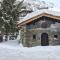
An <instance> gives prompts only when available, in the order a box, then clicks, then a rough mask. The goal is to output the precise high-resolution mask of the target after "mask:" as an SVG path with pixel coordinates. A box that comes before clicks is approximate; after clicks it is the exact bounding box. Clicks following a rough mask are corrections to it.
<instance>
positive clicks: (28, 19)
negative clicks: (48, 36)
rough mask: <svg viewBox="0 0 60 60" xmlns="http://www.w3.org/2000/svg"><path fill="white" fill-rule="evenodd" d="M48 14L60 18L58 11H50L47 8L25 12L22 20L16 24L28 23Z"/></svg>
mask: <svg viewBox="0 0 60 60" xmlns="http://www.w3.org/2000/svg"><path fill="white" fill-rule="evenodd" d="M42 16H48V17H51V18H55V19H60V12H57V11H52V10H48V9H43V10H38V11H35V12H32V13H29V14H27V16H26V17H24V18H23V19H22V20H20V21H19V23H18V25H23V24H26V23H29V22H31V21H33V20H35V19H37V18H39V17H42Z"/></svg>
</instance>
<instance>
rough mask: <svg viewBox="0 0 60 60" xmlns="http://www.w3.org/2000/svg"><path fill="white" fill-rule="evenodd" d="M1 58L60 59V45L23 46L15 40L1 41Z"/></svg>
mask: <svg viewBox="0 0 60 60" xmlns="http://www.w3.org/2000/svg"><path fill="white" fill-rule="evenodd" d="M0 60H60V46H43V47H42V46H37V47H32V48H27V47H23V46H22V45H21V44H20V45H19V44H18V42H17V41H16V40H15V41H8V42H3V43H0Z"/></svg>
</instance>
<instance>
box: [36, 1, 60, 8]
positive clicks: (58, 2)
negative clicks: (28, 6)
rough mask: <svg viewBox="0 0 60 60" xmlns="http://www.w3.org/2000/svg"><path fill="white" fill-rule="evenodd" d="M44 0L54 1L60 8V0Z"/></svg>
mask: <svg viewBox="0 0 60 60" xmlns="http://www.w3.org/2000/svg"><path fill="white" fill-rule="evenodd" d="M37 1H38V0H37ZM42 1H48V2H52V3H53V4H54V5H55V6H56V7H59V8H60V0H42Z"/></svg>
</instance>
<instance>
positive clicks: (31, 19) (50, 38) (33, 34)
mask: <svg viewBox="0 0 60 60" xmlns="http://www.w3.org/2000/svg"><path fill="white" fill-rule="evenodd" d="M17 26H18V28H19V29H20V37H21V38H20V41H21V43H22V44H23V46H27V47H31V46H37V45H41V46H48V45H59V44H60V12H57V11H52V10H40V11H36V12H32V13H30V14H28V15H27V16H26V17H25V18H24V19H22V20H20V22H19V23H18V24H17Z"/></svg>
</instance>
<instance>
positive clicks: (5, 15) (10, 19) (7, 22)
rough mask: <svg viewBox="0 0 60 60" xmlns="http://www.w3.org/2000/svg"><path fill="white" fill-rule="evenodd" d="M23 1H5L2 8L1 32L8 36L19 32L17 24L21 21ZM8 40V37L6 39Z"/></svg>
mask: <svg viewBox="0 0 60 60" xmlns="http://www.w3.org/2000/svg"><path fill="white" fill-rule="evenodd" d="M22 3H23V0H22V1H20V2H17V1H16V0H3V1H2V2H1V7H0V23H1V24H0V31H3V32H4V33H5V34H6V36H8V34H10V33H14V32H16V31H17V29H16V23H17V21H18V20H19V11H21V9H22ZM6 38H7V37H6Z"/></svg>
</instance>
